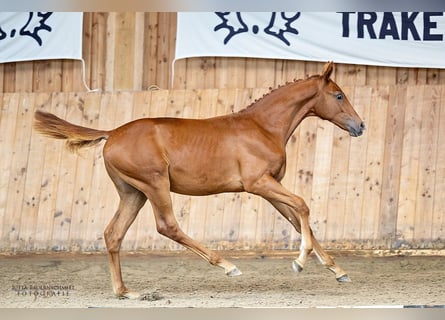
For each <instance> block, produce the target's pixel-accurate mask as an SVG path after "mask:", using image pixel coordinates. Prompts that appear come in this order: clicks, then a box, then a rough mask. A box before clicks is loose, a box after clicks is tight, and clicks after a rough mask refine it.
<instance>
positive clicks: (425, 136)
mask: <svg viewBox="0 0 445 320" xmlns="http://www.w3.org/2000/svg"><path fill="white" fill-rule="evenodd" d="M440 95H441V92H440V90H438V88H437V87H434V86H425V89H424V96H423V103H422V105H419V106H418V107H419V108H421V109H422V124H421V131H420V156H419V171H418V187H417V196H416V201H417V203H416V212H415V219H414V240H415V241H416V242H419V243H420V245H421V246H422V248H423V247H430V245H431V244H430V243H429V241H428V240H429V239H431V235H432V226H433V225H432V223H433V207H434V197H435V194H434V184H435V179H436V157H437V147H438V145H437V143H438V134H439V126H440V123H439V121H438V120H439V119H440V113H439V102H440ZM440 165H442V166H443V165H444V164H440Z"/></svg>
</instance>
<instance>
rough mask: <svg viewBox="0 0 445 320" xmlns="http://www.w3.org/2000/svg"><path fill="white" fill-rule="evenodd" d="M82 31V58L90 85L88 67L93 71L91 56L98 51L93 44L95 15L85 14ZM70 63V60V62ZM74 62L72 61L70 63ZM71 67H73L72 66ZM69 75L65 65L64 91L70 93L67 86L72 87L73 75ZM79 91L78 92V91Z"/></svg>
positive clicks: (63, 74)
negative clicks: (67, 84)
mask: <svg viewBox="0 0 445 320" xmlns="http://www.w3.org/2000/svg"><path fill="white" fill-rule="evenodd" d="M82 22H83V24H82V30H83V37H82V58H83V60H84V62H85V73H86V74H85V80H86V82H87V83H88V82H89V80H90V79H89V78H90V77H89V75H88V76H87V74H88V73H89V72H87V66H88V69H89V70H91V69H90V68H91V64H92V63H91V56H92V54H93V51H96V50H95V48H94V49H93V46H94V43H93V13H92V12H90V13H84V14H83V17H82ZM68 61H70V60H68ZM70 62H72V61H70ZM70 67H71V66H70ZM68 74H69V73H68V72H67V70H66V69H65V64H63V67H62V77H63V86H64V89H65V90H64V91H70V90H66V87H67V86H65V84H66V83H67V82H68V83H69V84H71V85H72V83H71V82H72V80H73V78H72V75H73V74H72V73H70V76H69V75H68ZM71 91H73V90H71ZM76 91H77V90H76Z"/></svg>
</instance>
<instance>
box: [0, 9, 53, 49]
mask: <svg viewBox="0 0 445 320" xmlns="http://www.w3.org/2000/svg"><path fill="white" fill-rule="evenodd" d="M52 14H53V13H52V12H28V20H24V21H23V25H19V26H17V28H12V29H10V30H4V27H3V26H1V25H0V41H1V40H4V39H6V38H8V36H9V37H10V38H15V37H16V36H17V29H19V31H18V36H25V37H31V38H32V39H34V40H35V41H36V42H37V44H38V45H39V46H42V44H43V41H42V38H41V37H40V34H39V32H41V31H47V32H51V31H52V28H51V26H49V25H48V24H47V21H46V20H48V18H49V17H50V16H51V15H52Z"/></svg>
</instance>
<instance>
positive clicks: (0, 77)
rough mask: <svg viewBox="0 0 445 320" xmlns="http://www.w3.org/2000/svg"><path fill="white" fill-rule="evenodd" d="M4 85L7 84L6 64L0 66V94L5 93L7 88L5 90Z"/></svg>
mask: <svg viewBox="0 0 445 320" xmlns="http://www.w3.org/2000/svg"><path fill="white" fill-rule="evenodd" d="M4 84H5V64H4V63H2V64H0V92H1V93H4V92H6V91H5V88H4Z"/></svg>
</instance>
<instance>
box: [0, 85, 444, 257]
mask: <svg viewBox="0 0 445 320" xmlns="http://www.w3.org/2000/svg"><path fill="white" fill-rule="evenodd" d="M344 90H345V92H346V93H347V94H348V95H349V97H350V99H351V101H352V102H353V104H354V105H355V107H356V109H357V111H358V113H359V114H360V115H361V116H362V118H363V119H364V120H365V121H366V123H367V127H368V129H367V131H366V132H365V134H364V135H363V136H362V137H359V138H350V137H349V135H348V134H347V133H345V132H343V131H341V130H340V129H338V128H336V127H334V126H333V125H332V124H330V123H328V122H326V121H322V120H318V119H315V118H311V119H306V120H304V121H303V123H302V124H301V126H300V127H299V128H297V130H296V131H295V133H294V135H293V136H292V138H291V139H290V142H289V145H288V172H287V175H286V177H285V179H284V181H283V184H284V185H285V186H286V187H288V188H289V189H290V190H293V191H294V192H295V193H297V194H299V195H301V196H303V197H304V198H305V199H306V201H307V203H308V204H309V206H310V208H311V225H312V227H313V229H314V233H315V235H316V237H317V238H318V239H319V240H320V241H321V242H322V243H323V245H324V246H326V247H327V248H343V249H348V248H363V249H371V248H381V249H388V248H443V245H444V243H443V239H444V237H445V193H444V192H443V191H444V190H445V166H444V163H445V109H444V108H445V86H444V85H415V86H411V85H410V86H400V85H399V86H396V85H391V86H387V85H381V86H377V87H374V86H349V87H348V86H346V87H344ZM265 92H267V89H203V90H170V91H167V90H158V91H139V92H131V91H122V92H113V93H83V92H82V93H63V92H58V93H3V94H1V95H0V104H1V112H0V146H1V149H2V159H1V161H0V251H4V252H5V251H7V252H10V251H38V250H55V251H59V250H73V251H76V250H84V251H96V250H103V249H104V241H103V230H104V228H105V226H106V224H107V223H108V221H109V220H110V219H111V217H112V215H113V213H114V211H115V209H116V207H117V203H118V196H117V193H116V191H115V190H114V187H113V186H112V183H111V182H110V180H109V178H108V176H107V174H106V172H105V169H104V167H103V163H102V155H101V150H102V148H101V147H93V148H90V149H86V150H83V151H81V154H80V155H76V154H71V153H69V152H67V151H66V150H65V149H64V144H63V142H61V141H56V140H51V139H48V138H45V137H42V136H41V135H38V134H36V133H35V132H34V130H33V128H32V119H33V111H34V110H36V109H43V110H47V111H51V112H53V113H55V114H57V115H59V116H61V117H63V118H66V119H68V120H70V121H72V122H75V123H78V124H82V125H86V126H91V127H95V128H104V129H109V128H114V127H116V126H117V125H120V124H123V123H124V122H127V121H129V120H131V119H136V118H140V117H146V116H177V117H196V118H203V117H210V116H215V115H221V114H225V113H228V112H232V111H237V110H239V109H241V108H243V107H245V106H246V105H248V104H249V103H250V102H251V101H252V100H254V99H255V98H257V97H260V96H261V95H262V94H263V93H265ZM174 207H175V212H176V216H177V218H178V220H179V223H180V225H181V226H182V228H183V229H184V230H185V231H186V232H187V233H188V234H189V235H191V236H192V237H194V238H195V239H197V240H199V241H202V242H204V243H205V244H206V245H208V246H209V247H211V248H214V249H249V250H253V249H257V250H258V249H259V250H268V249H283V250H284V249H292V250H293V249H298V246H299V235H298V234H297V233H296V232H295V231H294V230H293V229H292V228H291V227H290V225H289V224H288V223H287V221H286V220H285V219H283V218H282V217H281V216H280V215H279V214H277V212H275V210H274V209H273V208H272V207H271V206H270V205H269V204H268V203H266V202H265V201H263V200H262V199H260V198H258V197H256V196H252V195H249V194H246V193H240V194H219V195H214V196H208V197H187V196H179V195H174ZM123 248H124V249H126V250H137V249H153V250H155V249H180V247H179V246H178V245H176V244H175V243H173V242H172V241H170V240H168V239H165V238H163V237H162V236H160V235H158V234H157V232H156V229H155V225H154V221H153V216H152V214H151V208H150V206H149V205H148V204H147V205H146V206H145V207H144V208H143V209H142V211H141V213H140V215H139V216H138V218H137V220H136V221H135V223H134V225H133V226H132V227H131V228H130V230H129V233H128V235H127V237H126V239H125V241H124V245H123Z"/></svg>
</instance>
